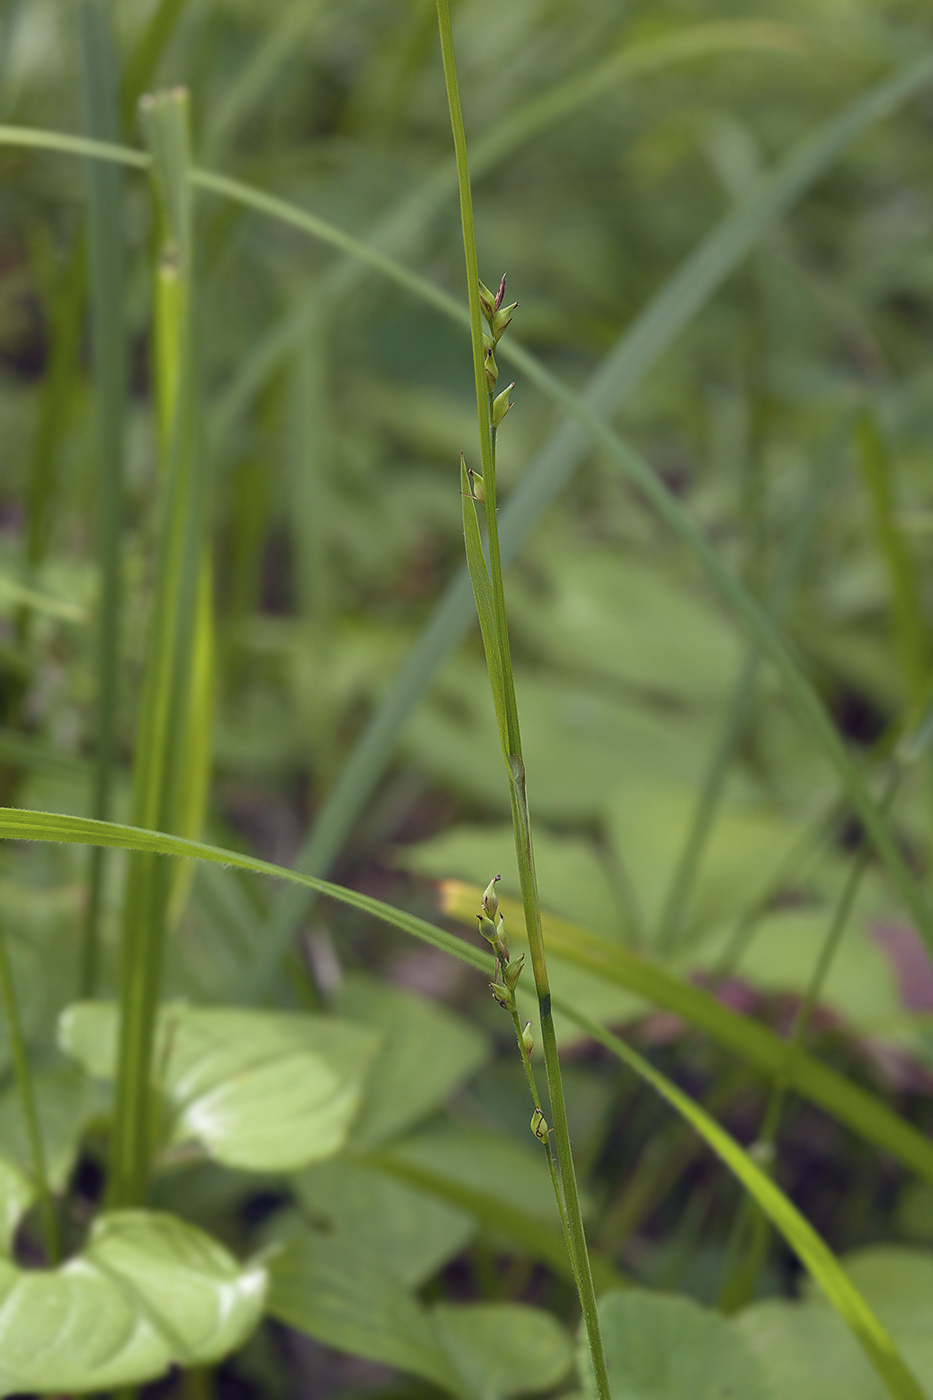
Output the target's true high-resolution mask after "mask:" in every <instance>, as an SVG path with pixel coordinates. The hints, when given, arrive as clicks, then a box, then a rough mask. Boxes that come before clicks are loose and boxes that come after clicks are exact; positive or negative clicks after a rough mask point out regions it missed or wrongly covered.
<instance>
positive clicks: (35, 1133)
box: [0, 929, 61, 1264]
mask: <svg viewBox="0 0 933 1400" xmlns="http://www.w3.org/2000/svg"><path fill="white" fill-rule="evenodd" d="M0 1001H2V1002H3V1011H4V1015H5V1016H6V1019H7V1026H8V1027H9V1034H10V1056H11V1058H12V1060H13V1073H14V1075H15V1076H16V1088H17V1091H18V1093H19V1102H20V1107H21V1108H22V1110H23V1120H24V1122H25V1124H26V1136H27V1138H28V1139H29V1152H30V1156H31V1157H32V1176H33V1180H34V1181H35V1183H36V1190H37V1192H38V1197H39V1218H40V1221H41V1223H42V1239H43V1243H44V1245H45V1253H46V1258H47V1260H48V1262H49V1263H50V1264H57V1263H58V1260H59V1258H60V1257H61V1248H60V1243H59V1236H58V1222H57V1221H56V1219H55V1209H54V1207H53V1205H52V1192H51V1189H50V1187H49V1176H48V1169H47V1166H46V1160H45V1145H44V1143H43V1141H42V1128H41V1127H40V1125H39V1112H38V1109H37V1108H36V1094H35V1088H34V1086H33V1082H32V1073H31V1071H30V1068H29V1056H28V1054H27V1052H26V1042H25V1040H24V1038H23V1028H22V1024H21V1023H20V1019H19V1007H18V1005H17V1001H16V988H15V986H14V984H13V970H12V968H11V967H10V959H9V955H8V953H7V946H6V933H5V932H4V931H3V930H2V929H0Z"/></svg>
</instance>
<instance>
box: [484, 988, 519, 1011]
mask: <svg viewBox="0 0 933 1400" xmlns="http://www.w3.org/2000/svg"><path fill="white" fill-rule="evenodd" d="M489 990H490V991H491V992H492V995H493V1000H494V1001H497V1002H498V1003H499V1005H500V1006H504V1007H505V1009H506V1011H511V1010H512V1007H513V1006H514V1005H515V995H514V993H513V992H511V991H510V990H509V988H508V987H500V986H499V983H498V982H490V984H489Z"/></svg>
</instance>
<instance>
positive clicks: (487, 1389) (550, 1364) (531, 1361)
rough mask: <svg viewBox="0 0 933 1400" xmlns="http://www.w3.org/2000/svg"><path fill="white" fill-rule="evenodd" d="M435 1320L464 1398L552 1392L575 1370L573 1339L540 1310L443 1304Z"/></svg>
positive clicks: (521, 1306) (491, 1398)
mask: <svg viewBox="0 0 933 1400" xmlns="http://www.w3.org/2000/svg"><path fill="white" fill-rule="evenodd" d="M431 1317H432V1320H433V1322H434V1326H435V1329H436V1331H437V1335H438V1337H439V1339H440V1342H441V1345H442V1347H443V1348H444V1351H445V1352H446V1353H447V1355H448V1357H449V1358H450V1362H451V1365H452V1366H453V1368H454V1370H455V1371H456V1373H457V1375H458V1376H459V1378H460V1382H461V1386H462V1389H463V1392H464V1393H465V1394H466V1395H469V1396H471V1397H474V1400H497V1397H498V1396H500V1395H502V1396H504V1395H524V1394H527V1393H529V1392H536V1391H539V1390H550V1389H551V1387H552V1386H555V1385H557V1384H558V1382H559V1381H561V1380H563V1378H564V1376H565V1375H566V1374H567V1371H568V1370H569V1369H570V1361H571V1348H570V1339H569V1337H568V1336H567V1333H566V1332H565V1331H564V1329H563V1327H561V1326H560V1324H559V1323H558V1322H557V1321H555V1319H554V1318H553V1317H551V1315H550V1314H549V1313H546V1312H542V1311H541V1309H540V1308H530V1307H527V1306H525V1305H524V1304H521V1303H468V1304H465V1305H460V1306H452V1305H451V1304H449V1303H447V1304H445V1303H440V1304H438V1306H437V1307H436V1308H434V1309H433V1311H432V1313H431Z"/></svg>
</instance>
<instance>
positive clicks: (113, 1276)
mask: <svg viewBox="0 0 933 1400" xmlns="http://www.w3.org/2000/svg"><path fill="white" fill-rule="evenodd" d="M31 1196H32V1188H31V1187H30V1185H29V1183H28V1182H27V1180H26V1178H25V1177H24V1176H23V1175H22V1174H21V1173H20V1172H18V1171H17V1169H16V1168H15V1167H13V1166H11V1165H10V1164H9V1163H6V1162H0V1207H2V1216H3V1221H4V1225H5V1227H6V1237H5V1239H4V1241H3V1243H4V1245H5V1247H6V1249H7V1250H8V1249H9V1245H10V1240H11V1238H12V1232H13V1229H14V1228H15V1224H16V1222H17V1220H18V1219H19V1217H20V1216H21V1215H22V1213H23V1211H24V1210H25V1209H26V1207H27V1206H28V1204H29V1202H30V1199H31ZM265 1289H266V1273H265V1270H264V1269H263V1268H261V1267H259V1266H258V1265H248V1266H245V1267H241V1266H240V1265H238V1264H237V1262H236V1260H235V1259H234V1258H233V1257H232V1256H231V1255H230V1254H229V1253H228V1252H227V1251H226V1250H225V1249H223V1248H222V1247H221V1246H220V1245H219V1244H217V1243H216V1241H215V1240H212V1239H211V1238H210V1237H209V1236H208V1235H205V1234H204V1233H203V1232H202V1231H201V1230H197V1229H195V1227H194V1226H192V1225H187V1224H185V1223H184V1222H183V1221H181V1220H178V1219H176V1218H175V1217H174V1216H170V1215H162V1214H155V1213H152V1212H148V1211H135V1210H132V1211H114V1212H112V1213H110V1214H105V1215H102V1216H101V1217H100V1218H99V1219H98V1220H97V1222H96V1224H95V1226H94V1229H93V1231H92V1233H91V1237H90V1239H89V1241H88V1243H87V1245H86V1246H85V1248H84V1249H83V1250H82V1252H81V1253H80V1254H79V1255H78V1256H77V1257H76V1258H74V1259H70V1260H69V1261H68V1262H67V1263H65V1264H63V1265H61V1267H59V1268H56V1269H42V1270H35V1269H30V1270H24V1269H21V1268H19V1266H18V1265H17V1264H15V1263H14V1262H13V1261H12V1260H11V1259H10V1258H9V1257H6V1258H4V1259H2V1260H0V1395H11V1394H21V1393H23V1392H39V1393H42V1394H47V1393H61V1392H65V1393H68V1392H71V1393H75V1392H84V1391H100V1390H109V1389H111V1388H114V1387H118V1386H126V1385H136V1384H138V1383H140V1382H142V1381H148V1380H152V1379H153V1378H155V1377H156V1376H159V1375H161V1374H162V1373H163V1372H164V1371H166V1370H167V1369H168V1367H169V1366H170V1365H173V1364H179V1365H186V1366H203V1365H208V1364H210V1363H212V1362H215V1361H219V1360H220V1359H221V1358H222V1357H224V1356H226V1355H227V1353H228V1352H230V1351H232V1350H233V1349H234V1348H235V1347H237V1346H239V1345H240V1344H241V1343H242V1342H243V1341H244V1340H245V1339H246V1338H247V1337H248V1336H249V1334H250V1333H251V1332H252V1330H253V1329H254V1327H255V1326H256V1324H257V1323H258V1321H259V1319H260V1316H261V1314H262V1308H263V1302H264V1297H265Z"/></svg>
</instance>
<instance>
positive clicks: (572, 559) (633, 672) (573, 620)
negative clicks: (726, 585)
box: [509, 549, 740, 703]
mask: <svg viewBox="0 0 933 1400" xmlns="http://www.w3.org/2000/svg"><path fill="white" fill-rule="evenodd" d="M547 567H548V580H547V581H548V587H547V588H546V589H545V590H543V591H542V590H541V589H540V587H539V588H536V589H535V590H534V591H532V590H531V589H530V588H529V587H528V586H527V584H526V585H525V586H524V587H523V586H522V581H521V579H520V578H519V579H517V580H516V584H515V586H514V587H513V588H512V589H511V590H510V595H509V613H510V620H511V619H513V618H514V624H515V628H516V631H517V633H518V635H519V636H524V637H526V638H527V640H528V641H530V642H531V643H532V645H534V646H535V647H536V648H537V649H538V650H539V651H541V652H542V653H544V654H545V655H546V656H547V657H548V658H550V659H553V660H554V661H557V662H559V663H562V664H564V665H567V666H572V667H574V668H575V669H576V670H578V671H582V672H590V673H595V674H597V675H599V674H601V675H603V676H606V677H610V678H611V679H613V680H616V681H623V682H625V683H626V684H628V685H632V686H637V687H639V688H642V689H644V690H646V691H649V692H653V693H661V694H665V695H667V696H669V697H673V698H676V699H678V700H681V701H690V702H696V701H701V702H707V703H708V702H710V701H722V700H723V699H724V698H725V696H726V694H727V693H728V692H729V691H730V689H731V687H732V685H733V683H734V680H735V674H736V671H737V670H738V666H739V661H740V649H739V645H738V642H737V639H736V636H735V632H734V629H732V628H731V627H729V626H727V624H726V623H725V622H723V621H722V620H721V618H720V617H718V616H717V614H716V612H715V611H714V609H713V608H712V607H711V606H709V605H708V604H704V602H703V601H702V599H701V598H700V597H698V595H697V590H696V588H695V587H694V586H693V584H692V583H691V584H687V585H683V586H678V585H677V584H676V583H674V582H673V581H672V580H671V578H670V577H669V575H665V574H662V573H661V572H660V571H659V570H658V569H657V568H653V567H649V566H648V565H645V564H641V563H636V562H635V561H634V560H633V559H631V558H625V557H620V555H619V551H618V550H611V551H610V550H600V549H588V550H586V551H581V552H578V553H574V552H573V551H568V550H562V551H561V553H560V554H559V555H555V554H553V553H552V554H551V555H550V556H549V558H548V561H547Z"/></svg>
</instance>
